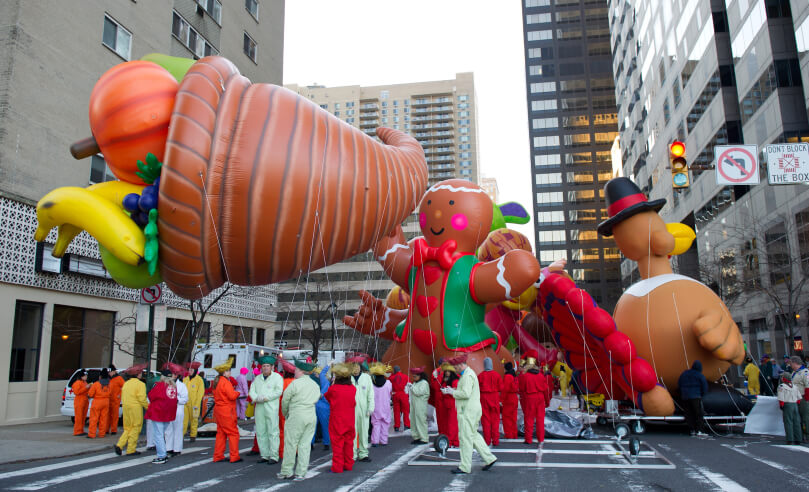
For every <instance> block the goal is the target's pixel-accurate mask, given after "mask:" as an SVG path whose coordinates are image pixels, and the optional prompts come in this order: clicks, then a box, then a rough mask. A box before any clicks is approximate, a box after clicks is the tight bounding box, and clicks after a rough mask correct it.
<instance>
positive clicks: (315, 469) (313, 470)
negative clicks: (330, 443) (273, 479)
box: [244, 455, 331, 492]
mask: <svg viewBox="0 0 809 492" xmlns="http://www.w3.org/2000/svg"><path fill="white" fill-rule="evenodd" d="M321 460H326V461H324V462H322V463H319V464H318V465H315V466H312V465H314V464H315V463H318V462H320V461H321ZM330 466H331V457H330V456H329V455H326V456H323V457H321V458H318V459H317V460H315V461H313V462H312V463H310V468H309V471H307V472H306V478H307V479H310V478H313V477H316V476H318V475H320V470H322V469H323V468H326V467H330ZM293 483H294V482H292V481H291V480H285V481H283V482H280V483H276V484H274V485H272V486H270V487H266V488H252V489H247V490H245V491H244V492H273V491H275V490H279V489H283V488H285V487H289V486H290V485H292V484H293Z"/></svg>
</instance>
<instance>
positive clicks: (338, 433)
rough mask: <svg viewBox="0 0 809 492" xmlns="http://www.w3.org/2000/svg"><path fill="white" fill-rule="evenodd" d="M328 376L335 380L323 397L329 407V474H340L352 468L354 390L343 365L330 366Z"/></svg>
mask: <svg viewBox="0 0 809 492" xmlns="http://www.w3.org/2000/svg"><path fill="white" fill-rule="evenodd" d="M324 370H325V369H324ZM331 373H332V374H333V375H334V378H335V379H334V383H333V384H332V385H331V386H329V389H328V390H327V391H326V395H325V397H326V401H328V402H329V407H330V409H329V412H330V413H329V438H330V439H331V453H332V455H331V471H332V472H334V473H343V471H351V469H352V468H354V437H355V434H356V426H355V422H356V416H355V414H354V412H355V407H356V405H357V400H356V394H357V387H356V386H354V385H353V384H351V368H350V367H349V366H347V365H346V364H335V365H333V366H332V367H331Z"/></svg>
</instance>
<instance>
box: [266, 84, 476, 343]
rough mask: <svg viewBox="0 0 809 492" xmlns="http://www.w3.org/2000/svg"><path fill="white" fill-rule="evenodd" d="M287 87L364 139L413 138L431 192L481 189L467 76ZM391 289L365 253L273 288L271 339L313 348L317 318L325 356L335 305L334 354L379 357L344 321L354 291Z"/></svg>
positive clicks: (413, 230) (355, 301)
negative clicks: (449, 183) (447, 186)
mask: <svg viewBox="0 0 809 492" xmlns="http://www.w3.org/2000/svg"><path fill="white" fill-rule="evenodd" d="M286 87H287V88H288V89H290V90H292V91H295V92H297V93H299V94H301V95H303V96H305V97H307V98H309V99H310V100H312V101H313V102H315V103H316V104H318V105H320V107H321V108H323V109H325V110H327V111H329V112H330V113H332V114H333V115H334V116H336V117H338V118H340V119H341V120H342V121H344V122H346V123H348V124H349V125H352V126H355V127H357V128H359V129H361V130H362V131H363V132H365V133H366V134H367V135H369V136H375V135H376V128H377V127H379V126H385V127H389V128H393V129H395V130H401V131H403V132H406V133H409V134H410V135H412V136H413V137H414V138H415V139H416V140H418V141H419V143H420V144H421V146H422V147H423V148H424V155H425V158H426V160H427V167H428V170H429V186H432V185H433V184H435V183H438V182H439V181H443V180H445V179H451V178H460V179H466V180H468V181H471V182H473V183H476V184H477V183H479V180H480V166H479V162H478V144H477V120H476V105H475V86H474V77H473V74H472V73H458V74H456V76H455V78H454V79H450V80H438V81H427V82H413V83H402V84H393V85H384V86H368V87H366V86H359V85H353V86H343V87H323V86H318V85H314V86H299V85H295V84H288V85H286ZM424 191H426V190H424ZM403 229H404V232H405V235H406V236H407V238H408V239H411V238H413V237H416V236H420V235H421V233H420V231H419V226H418V221H417V220H416V219H415V216H411V218H410V219H408V220H407V221H406V222H405V223H404V224H403ZM393 287H394V284H393V282H391V281H390V279H389V278H388V277H387V275H385V273H384V272H383V271H382V267H381V266H380V265H379V263H377V261H376V260H374V259H373V257H372V255H371V254H370V253H368V252H366V253H363V254H360V255H357V256H355V257H354V258H351V259H350V260H348V261H344V262H341V263H338V264H335V265H331V266H328V267H326V268H323V269H321V270H318V271H316V272H312V273H311V274H309V275H302V276H301V278H300V279H293V280H290V281H287V282H284V283H282V284H280V285H279V293H278V302H279V312H278V317H279V319H278V322H277V324H276V329H275V332H276V334H277V337H276V338H277V339H278V340H282V339H283V341H284V342H285V343H286V346H288V347H289V346H301V347H304V348H311V346H312V336H313V334H312V327H313V325H312V319H311V318H316V321H317V320H319V321H320V323H324V325H323V326H324V327H325V330H326V334H325V335H324V336H323V342H322V343H321V345H320V347H321V349H325V350H330V349H331V339H332V338H331V335H330V334H329V333H328V330H330V329H331V317H332V314H331V312H328V306H329V305H331V304H332V303H334V304H335V305H336V310H335V314H334V316H335V326H336V331H337V333H336V336H335V346H336V347H337V350H360V351H364V352H367V353H370V354H372V355H377V356H381V355H382V353H383V350H382V349H384V347H381V346H380V344H379V341H378V340H376V339H374V338H372V337H365V336H361V335H359V334H357V333H356V332H355V331H354V330H351V329H347V328H346V327H345V326H344V325H343V323H342V318H343V316H344V315H348V316H351V315H353V314H354V312H356V309H357V307H358V306H359V304H360V301H359V293H358V292H359V290H360V289H363V290H367V291H369V292H371V293H373V294H374V295H375V296H376V297H378V298H381V299H384V298H385V296H387V294H388V292H389V291H390V290H391V289H392V288H393ZM314 299H319V301H315V300H314ZM301 326H303V330H301V328H300V327H301Z"/></svg>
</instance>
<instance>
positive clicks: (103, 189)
mask: <svg viewBox="0 0 809 492" xmlns="http://www.w3.org/2000/svg"><path fill="white" fill-rule="evenodd" d="M145 186H146V185H136V184H132V183H127V182H126V181H105V182H103V183H97V184H94V185H91V186H88V187H87V191H91V192H93V193H95V194H96V195H99V196H101V197H103V198H105V199H107V200H109V201H111V202H112V203H114V204H115V205H117V206H118V207H120V208H124V204H123V201H124V197H125V196H126V195H128V194H130V193H136V194H138V195H140V194H141V193H142V192H143V188H145Z"/></svg>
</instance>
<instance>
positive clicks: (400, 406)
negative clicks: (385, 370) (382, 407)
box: [388, 366, 410, 432]
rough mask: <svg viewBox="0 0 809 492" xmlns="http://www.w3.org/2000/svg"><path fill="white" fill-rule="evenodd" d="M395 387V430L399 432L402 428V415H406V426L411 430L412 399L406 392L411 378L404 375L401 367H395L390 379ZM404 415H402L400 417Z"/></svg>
mask: <svg viewBox="0 0 809 492" xmlns="http://www.w3.org/2000/svg"><path fill="white" fill-rule="evenodd" d="M388 381H390V384H391V385H392V386H393V428H394V430H396V432H398V431H399V430H400V428H401V423H402V419H401V417H402V415H404V426H405V428H406V429H409V428H410V399H409V398H408V396H407V392H405V386H406V385H407V383H409V382H410V378H408V377H407V375H406V374H404V373H402V371H401V369H400V368H399V366H393V374H392V375H391V376H390V378H389V379H388ZM400 414H402V415H400Z"/></svg>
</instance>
